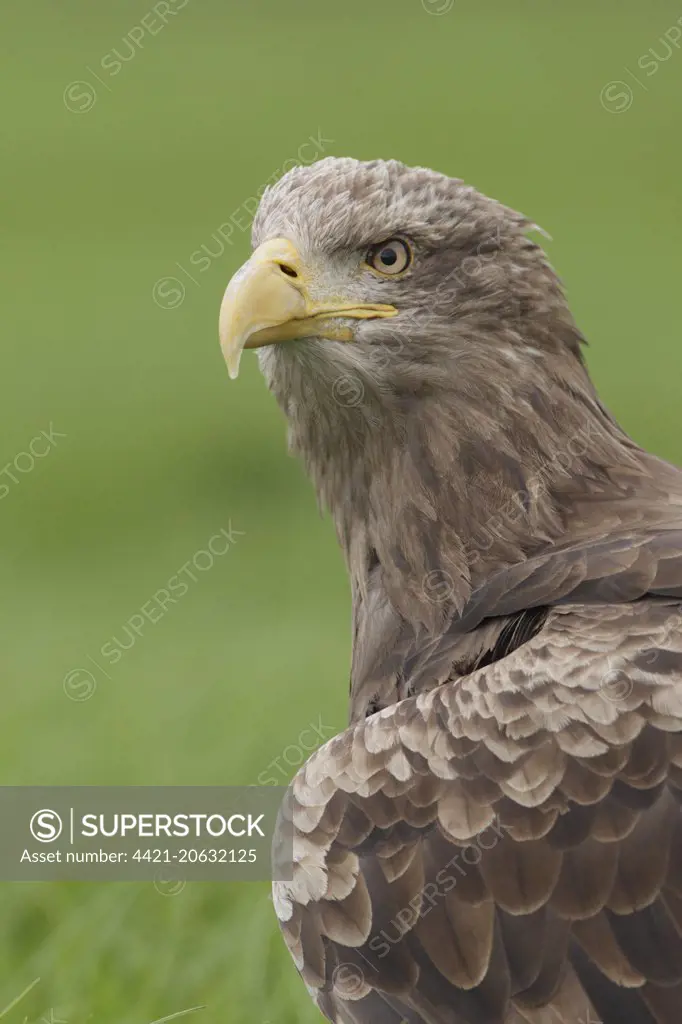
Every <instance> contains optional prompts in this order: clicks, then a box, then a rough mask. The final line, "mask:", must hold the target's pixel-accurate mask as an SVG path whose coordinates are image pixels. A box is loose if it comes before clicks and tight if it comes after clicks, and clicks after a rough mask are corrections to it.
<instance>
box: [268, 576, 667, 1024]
mask: <svg viewBox="0 0 682 1024" xmlns="http://www.w3.org/2000/svg"><path fill="white" fill-rule="evenodd" d="M615 571H616V569H614V572H615ZM644 651H646V652H649V653H650V656H649V657H648V658H644V657H642V652H644ZM661 667H663V670H661V671H658V670H657V669H660V668H661ZM681 764H682V604H681V603H680V602H679V601H675V600H673V599H670V598H666V599H664V598H657V599H655V598H651V599H644V600H642V601H638V602H633V603H630V604H624V605H623V604H618V605H597V604H595V605H570V604H567V605H564V606H559V607H556V608H553V609H551V610H550V612H549V614H548V617H547V621H546V622H545V624H544V626H543V629H542V631H541V632H540V633H539V634H538V635H536V636H535V637H534V638H533V639H532V640H530V641H528V642H527V643H526V644H525V645H523V646H522V647H520V648H519V649H518V650H516V651H514V652H513V653H512V654H510V655H508V656H507V657H506V658H503V659H502V660H500V661H497V662H494V663H493V664H489V665H486V666H485V667H483V668H480V669H478V670H476V671H474V672H472V673H470V674H469V675H466V676H463V677H461V678H454V679H453V681H451V682H443V684H442V685H440V686H437V687H435V688H426V691H425V692H424V693H422V694H421V695H420V696H416V697H412V698H409V699H406V700H403V701H401V702H400V703H398V704H395V705H393V706H390V707H387V708H386V709H384V710H383V711H380V712H378V713H376V714H374V715H372V716H371V717H369V718H367V719H366V720H361V721H359V722H358V723H357V724H356V725H354V726H353V727H351V728H350V729H348V730H347V731H346V732H345V733H343V734H342V735H341V736H339V737H337V738H335V739H334V740H332V741H331V742H330V743H329V744H327V745H326V746H325V747H324V748H322V749H321V750H320V751H318V752H317V753H316V754H315V755H314V756H313V757H312V758H311V760H310V761H309V762H308V764H307V765H306V766H305V767H304V768H303V769H302V770H301V771H300V772H299V774H298V776H297V777H296V779H295V781H294V783H293V786H292V789H291V791H290V794H289V799H288V801H287V804H286V806H285V809H284V815H285V817H288V818H290V819H291V820H292V821H293V825H294V834H295V839H294V865H293V880H292V881H291V882H282V883H276V884H275V905H276V907H277V910H278V915H279V917H280V922H281V925H282V928H283V931H284V933H285V937H286V938H287V943H288V945H289V948H290V949H291V951H292V954H293V956H294V958H295V960H296V963H297V966H298V967H299V969H300V970H301V972H302V974H303V976H304V978H305V980H306V982H307V984H308V985H309V987H310V988H311V990H312V991H313V992H315V993H316V994H317V1000H318V1005H319V1006H320V1009H321V1010H322V1011H323V1013H325V1015H326V1016H327V1017H328V1018H329V1019H330V1020H332V1021H338V1022H354V1024H366V1022H369V1021H372V1022H374V1021H379V1022H385V1024H394V1022H395V1024H400V1022H405V1021H407V1022H410V1024H412V1022H414V1024H417V1022H426V1024H512V1022H516V1024H522V1022H528V1024H545V1022H546V1024H550V1022H551V1024H558V1022H562V1024H587V1022H596V1021H598V1020H601V1021H603V1022H604V1024H620V1022H621V1021H623V1022H626V1024H631V1022H632V1024H656V1022H658V1024H677V1022H678V1021H679V1019H680V1015H681V1013H682V1002H680V998H681V997H682V881H681V880H682V868H681V866H680V863H681V859H682V793H681V791H680V786H679V781H680V773H679V768H680V765H681Z"/></svg>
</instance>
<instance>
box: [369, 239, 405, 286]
mask: <svg viewBox="0 0 682 1024" xmlns="http://www.w3.org/2000/svg"><path fill="white" fill-rule="evenodd" d="M411 262H412V252H411V250H410V247H409V245H408V244H407V242H404V241H403V240H402V238H389V239H388V241H386V242H379V244H378V245H373V246H372V248H371V249H370V250H369V252H368V253H367V265H368V266H369V267H371V269H372V270H376V271H377V273H379V274H383V275H384V276H387V277H395V276H396V275H397V274H402V273H403V272H404V271H405V270H407V268H408V267H409V265H410V263H411Z"/></svg>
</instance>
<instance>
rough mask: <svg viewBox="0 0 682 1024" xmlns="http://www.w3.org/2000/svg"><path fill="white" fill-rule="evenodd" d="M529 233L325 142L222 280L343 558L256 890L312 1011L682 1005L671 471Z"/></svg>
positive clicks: (545, 1012) (228, 346)
mask: <svg viewBox="0 0 682 1024" xmlns="http://www.w3.org/2000/svg"><path fill="white" fill-rule="evenodd" d="M538 230H539V229H538V228H537V225H535V224H534V223H533V222H532V221H531V220H528V219H527V218H526V217H524V216H522V215H521V214H519V213H517V212H515V211H514V210H512V209H509V208H507V207H506V206H504V205H502V204H501V203H499V202H497V201H495V200H493V199H490V198H488V197H486V196H484V195H482V194H481V193H480V192H478V191H477V190H476V189H474V188H472V187H470V186H468V185H466V184H464V183H463V182H462V181H460V180H458V179H454V178H450V177H448V176H446V175H443V174H440V173H436V172H434V171H432V170H429V169H426V168H421V167H416V168H412V167H407V166H405V165H403V164H402V163H400V162H398V161H395V160H388V161H384V160H372V161H370V162H362V161H357V160H354V159H350V158H327V159H324V160H321V161H319V162H318V163H316V164H313V165H310V166H306V167H296V168H294V169H292V170H291V171H289V173H287V174H286V175H285V176H284V177H283V178H282V179H281V180H280V181H279V182H277V183H276V184H274V185H273V186H271V187H270V188H268V189H267V191H265V192H264V194H263V196H262V198H261V202H260V205H259V208H258V211H257V213H256V216H255V219H254V224H253V254H252V256H251V258H250V259H249V260H248V262H247V263H246V264H245V265H244V266H243V267H242V268H241V269H240V270H239V271H238V272H237V273H236V274H235V276H234V277H233V278H232V280H231V281H230V283H229V285H228V287H227V290H226V292H225V295H224V299H223V302H222V307H221V311H220V324H219V329H220V338H221V345H222V350H223V353H224V356H225V359H226V361H227V364H228V368H229V371H230V375H231V376H232V377H234V376H236V374H237V371H238V368H239V360H240V356H241V354H242V351H243V350H244V349H245V348H256V349H258V358H259V362H260V367H261V370H262V373H263V374H264V376H265V380H266V382H267V385H268V387H269V389H270V390H271V391H272V393H273V394H274V396H275V398H276V400H277V402H278V403H279V405H280V406H281V408H282V410H283V412H284V414H285V417H286V419H287V421H288V434H289V440H290V447H291V449H292V450H293V451H294V452H295V453H297V454H298V455H300V457H302V459H303V461H304V463H305V467H306V469H307V471H308V474H309V476H310V477H311V479H312V482H313V484H314V487H315V489H316V492H317V495H318V498H319V501H320V503H321V505H322V506H323V507H324V508H325V509H327V510H328V512H329V514H330V515H331V517H332V519H333V522H334V524H335V528H336V532H337V535H338V539H339V542H340V545H341V548H342V550H343V553H344V556H345V560H346V563H347V567H348V573H349V577H350V584H351V593H352V620H353V646H352V661H351V679H350V707H349V724H348V727H347V729H346V730H345V731H344V732H342V733H341V734H340V735H338V736H336V737H334V738H332V739H331V740H330V741H329V742H327V743H326V744H325V745H324V746H322V747H320V748H319V749H318V750H317V751H316V752H315V753H314V754H313V756H312V757H311V758H310V759H309V760H308V762H307V763H306V764H305V765H304V766H303V767H302V768H301V770H300V771H299V772H298V773H297V775H296V777H295V778H294V780H293V783H292V785H291V787H290V789H289V790H288V794H287V797H286V799H285V801H284V805H283V807H282V811H281V823H280V829H281V833H282V835H284V834H285V833H286V832H287V830H290V833H291V841H292V842H293V862H292V870H291V875H290V878H289V880H287V881H279V882H276V883H275V884H274V890H273V901H274V904H275V908H276V911H277V916H278V919H279V923H280V926H281V929H282V932H283V935H284V939H285V941H286V944H287V946H288V948H289V950H290V952H291V955H292V957H293V959H294V962H295V964H296V967H297V968H298V971H299V972H300V974H301V975H302V977H303V980H304V981H305V984H306V985H307V988H308V991H309V992H310V994H311V995H312V997H313V999H314V1000H315V1001H316V1003H317V1006H318V1007H319V1009H320V1010H321V1012H322V1014H323V1015H324V1016H325V1017H326V1018H327V1019H328V1020H330V1021H333V1022H336V1024H597V1022H602V1024H679V1022H680V1021H681V1020H682V800H681V798H682V472H681V471H680V470H679V469H677V468H676V467H674V466H672V465H670V464H668V463H667V462H664V461H663V460H661V459H660V458H657V457H656V456H654V455H653V454H649V453H648V452H646V451H644V450H643V449H642V448H640V447H639V446H638V445H637V444H636V443H635V442H634V441H633V440H631V439H630V437H629V436H628V435H627V434H626V433H625V432H624V431H623V430H622V429H621V427H620V426H619V425H618V423H617V422H616V421H615V419H614V417H613V416H612V415H611V414H610V413H609V411H608V410H607V409H606V408H605V406H604V405H603V404H602V402H601V401H600V399H599V397H598V395H597V393H596V391H595V388H594V386H593V384H592V382H591V379H590V377H589V375H588V371H587V369H586V365H585V361H584V358H583V343H584V339H583V337H582V335H581V333H580V331H579V330H578V328H577V326H576V324H575V321H574V319H573V317H572V315H571V312H570V310H569V307H568V304H567V300H566V297H565V293H564V289H563V287H562V285H561V283H560V281H559V279H558V277H557V275H556V273H555V271H554V270H553V268H552V266H551V265H550V263H549V261H548V258H547V256H546V254H545V252H544V250H543V248H542V247H541V246H540V244H538V242H537V241H536V240H535V239H536V238H537V232H538ZM320 683H321V685H324V680H321V681H320Z"/></svg>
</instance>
